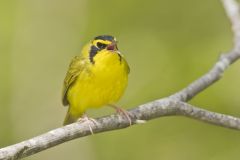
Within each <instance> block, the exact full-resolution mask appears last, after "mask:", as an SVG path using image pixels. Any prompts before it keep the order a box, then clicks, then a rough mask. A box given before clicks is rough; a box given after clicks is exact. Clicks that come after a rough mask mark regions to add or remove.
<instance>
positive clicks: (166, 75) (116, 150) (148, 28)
mask: <svg viewBox="0 0 240 160" xmlns="http://www.w3.org/2000/svg"><path fill="white" fill-rule="evenodd" d="M0 19H1V22H0V37H1V38H0V75H1V83H0V118H1V121H0V126H1V128H0V147H4V146H7V145H10V144H13V143H17V142H20V141H22V140H25V139H28V138H30V137H33V136H37V135H39V134H42V133H44V132H46V131H49V130H51V129H54V128H57V127H60V126H61V125H62V121H63V119H64V116H65V113H66V108H64V107H63V106H62V104H61V90H62V82H63V79H64V76H65V73H66V71H67V67H68V64H69V62H70V60H71V58H72V57H73V56H75V55H77V54H79V53H80V50H81V47H82V46H83V44H85V43H86V42H88V41H89V40H90V39H92V38H93V37H94V36H96V35H101V34H111V35H114V36H116V37H117V39H118V41H119V48H120V50H121V51H122V53H124V54H125V57H126V58H127V60H128V62H129V64H130V67H131V74H130V80H129V86H128V89H127V91H126V93H125V95H124V97H123V98H122V99H121V101H120V102H119V104H120V105H122V106H124V107H125V108H132V107H135V106H137V105H139V104H142V103H146V102H148V101H151V100H154V99H158V98H161V97H164V96H168V95H170V94H172V93H174V92H176V91H178V90H180V89H182V88H183V87H185V86H186V85H187V84H189V83H190V82H192V81H193V80H195V79H196V78H198V77H199V76H201V75H202V74H204V73H205V72H207V71H208V69H209V68H210V67H211V66H212V65H213V64H214V63H215V62H216V60H217V59H218V57H219V55H220V53H222V52H224V51H228V50H229V49H230V48H231V47H232V33H231V27H230V24H229V21H228V19H227V17H226V15H225V12H224V10H223V7H222V5H221V3H220V1H219V0H211V1H209V0H202V1H199V0H181V1H177V0H148V1H139V0H132V1H127V0H121V1H120V0H119V1H110V0H102V1H98V0H69V1H59V0H41V1H37V0H19V1H17V0H1V1H0ZM239 78H240V63H239V62H237V63H236V64H234V65H232V66H231V67H230V68H229V69H228V70H227V72H226V74H225V76H224V77H223V79H222V80H221V81H219V82H217V83H216V84H214V85H213V86H211V87H210V88H208V89H207V90H205V91H204V92H202V93H201V94H200V95H198V96H197V97H195V98H194V99H193V100H192V101H191V102H190V103H192V104H194V105H196V106H201V107H203V108H206V109H209V110H212V111H216V112H221V113H226V114H231V115H235V116H238V117H240V98H239V95H240V82H239ZM113 112H114V111H113V110H112V109H109V108H103V109H100V110H90V111H89V112H88V113H89V115H90V116H91V117H99V116H102V115H106V114H110V113H113ZM239 149H240V132H239V131H235V130H230V129H226V128H221V127H217V126H213V125H209V124H206V123H203V122H199V121H196V120H193V119H188V118H185V117H164V118H159V119H156V120H153V121H149V122H148V123H146V124H144V125H138V126H133V127H131V128H128V129H124V130H118V131H112V132H107V133H102V134H97V135H93V136H89V137H86V138H81V139H77V140H74V141H71V142H67V143H64V144H62V145H58V146H57V147H54V148H52V149H49V150H46V151H43V152H41V153H39V154H36V155H33V156H31V157H28V158H26V159H29V160H42V159H58V160H65V159H84V160H112V159H114V160H121V159H131V160H145V159H151V160H158V159H161V160H186V159H188V160H192V159H194V160H202V159H211V160H225V159H231V160H233V159H239V157H240V152H239Z"/></svg>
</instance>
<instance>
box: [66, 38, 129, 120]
mask: <svg viewBox="0 0 240 160" xmlns="http://www.w3.org/2000/svg"><path fill="white" fill-rule="evenodd" d="M128 73H129V67H128V64H127V62H126V60H125V59H124V57H123V55H122V54H120V52H119V51H118V49H117V46H116V40H115V38H113V37H112V36H107V35H104V36H98V37H96V38H95V39H94V40H93V41H92V42H90V43H89V44H87V45H86V46H85V47H84V48H83V51H82V54H81V55H80V56H77V57H75V58H74V59H73V60H72V62H71V64H70V66H69V70H68V72H67V75H66V78H65V81H64V90H63V104H64V105H69V109H68V113H67V116H66V118H65V121H64V124H69V123H72V122H75V121H76V120H77V119H78V118H80V117H81V116H82V115H83V114H84V113H85V111H86V110H87V109H88V108H98V107H102V106H104V105H107V104H113V103H115V102H117V101H118V100H119V99H120V97H121V96H122V95H123V93H124V90H125V88H126V86H127V82H128Z"/></svg>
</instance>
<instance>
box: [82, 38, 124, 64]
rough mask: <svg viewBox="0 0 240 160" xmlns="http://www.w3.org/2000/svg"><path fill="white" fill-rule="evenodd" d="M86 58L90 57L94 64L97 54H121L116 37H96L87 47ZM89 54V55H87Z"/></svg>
mask: <svg viewBox="0 0 240 160" xmlns="http://www.w3.org/2000/svg"><path fill="white" fill-rule="evenodd" d="M85 48H86V49H85V51H84V52H85V53H83V54H85V56H89V60H90V62H91V63H94V58H95V56H96V55H97V54H99V56H100V54H106V53H109V54H119V56H120V52H119V51H118V47H117V40H116V38H115V37H113V36H110V35H101V36H97V37H95V38H94V39H93V40H92V41H91V42H90V43H89V44H88V45H87V46H86V47H85ZM86 50H87V51H86ZM86 53H87V54H86Z"/></svg>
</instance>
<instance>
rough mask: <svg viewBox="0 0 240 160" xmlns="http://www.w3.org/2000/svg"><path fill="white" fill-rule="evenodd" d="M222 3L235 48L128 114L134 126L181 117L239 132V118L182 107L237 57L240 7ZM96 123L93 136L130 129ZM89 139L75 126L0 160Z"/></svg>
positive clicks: (2, 152) (83, 127)
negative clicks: (193, 78) (196, 76)
mask: <svg viewBox="0 0 240 160" xmlns="http://www.w3.org/2000/svg"><path fill="white" fill-rule="evenodd" d="M222 3H223V5H224V8H225V10H226V13H227V16H228V17H229V20H230V21H231V24H232V30H233V34H234V47H233V49H232V51H230V52H228V53H226V54H223V55H222V56H221V57H220V59H219V60H218V62H217V63H216V64H215V65H214V66H213V68H212V69H211V70H210V71H209V72H208V73H206V74H205V75H203V76H202V77H200V78H199V79H198V80H196V81H194V82H193V83H191V84H190V85H189V86H187V87H186V88H184V89H183V90H181V91H179V92H177V93H175V94H173V95H171V96H169V97H167V98H163V99H159V100H156V101H152V102H149V103H146V104H143V105H140V106H138V107H136V108H134V109H132V110H129V114H130V115H131V117H130V118H131V119H132V122H133V125H134V124H139V123H144V122H145V121H146V120H151V119H155V118H159V117H162V116H173V115H180V116H187V117H190V118H194V119H197V120H201V121H204V122H207V123H211V124H214V125H218V126H222V127H226V128H232V129H237V130H240V118H237V117H233V116H229V115H224V114H220V113H215V112H211V111H208V110H205V109H201V108H199V107H194V106H192V105H190V104H187V103H185V102H186V101H188V100H190V99H192V98H193V97H194V96H196V95H197V94H198V93H200V92H201V91H203V90H204V89H206V88H207V87H209V86H211V85H212V84H213V83H214V82H216V81H217V80H219V79H220V78H221V77H222V75H223V73H224V71H225V70H226V69H227V68H228V67H229V65H230V64H232V63H234V62H235V61H236V60H238V59H239V57H240V13H239V5H238V4H237V2H236V1H235V0H222ZM96 122H97V124H90V125H91V127H92V130H93V132H94V133H95V134H96V133H100V132H106V131H111V130H116V129H122V128H126V127H129V122H128V120H127V119H125V118H124V117H121V116H120V115H116V114H113V115H110V116H106V117H102V118H98V119H96ZM88 135H91V131H90V129H89V124H87V123H79V122H76V123H73V124H70V125H67V126H64V127H61V128H57V129H54V130H51V131H49V132H47V133H45V134H42V135H40V136H37V137H34V138H31V139H28V140H26V141H23V142H20V143H17V144H14V145H11V146H8V147H5V148H2V149H0V159H1V160H2V159H20V158H23V157H26V156H30V155H32V154H36V153H38V152H40V151H43V150H45V149H48V148H50V147H53V146H56V145H58V144H61V143H64V142H67V141H69V140H73V139H76V138H79V137H84V136H88Z"/></svg>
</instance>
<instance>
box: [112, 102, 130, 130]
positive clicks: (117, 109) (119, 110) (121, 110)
mask: <svg viewBox="0 0 240 160" xmlns="http://www.w3.org/2000/svg"><path fill="white" fill-rule="evenodd" d="M108 105H109V106H110V107H112V108H114V109H115V110H116V112H117V113H118V114H123V115H124V117H126V118H127V120H128V122H129V125H130V126H131V125H132V120H131V118H130V114H129V113H128V111H126V110H124V109H122V108H120V107H118V106H116V105H114V104H108Z"/></svg>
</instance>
